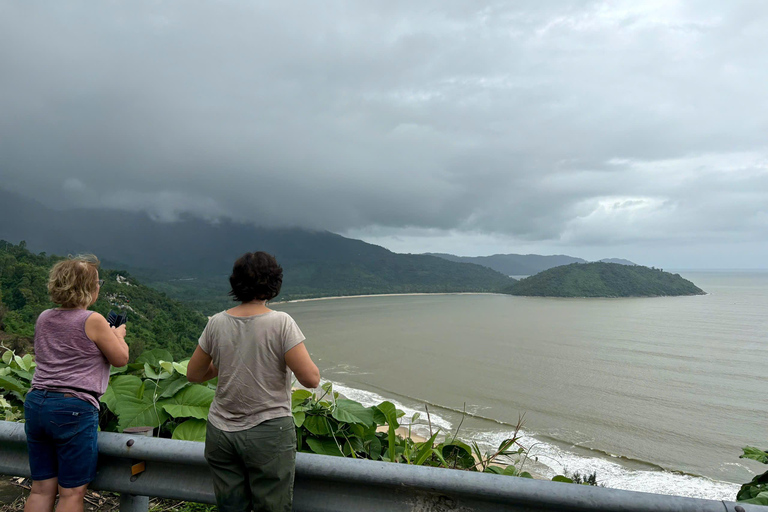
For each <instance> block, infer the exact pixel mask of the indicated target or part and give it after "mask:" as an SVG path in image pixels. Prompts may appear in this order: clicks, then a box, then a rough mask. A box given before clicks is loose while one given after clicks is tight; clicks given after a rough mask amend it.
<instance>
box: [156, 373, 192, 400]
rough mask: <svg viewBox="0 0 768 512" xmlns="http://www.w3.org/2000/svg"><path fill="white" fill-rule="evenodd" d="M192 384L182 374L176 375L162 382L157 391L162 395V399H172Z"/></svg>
mask: <svg viewBox="0 0 768 512" xmlns="http://www.w3.org/2000/svg"><path fill="white" fill-rule="evenodd" d="M191 384H192V383H191V382H189V381H188V380H187V378H186V377H184V376H183V375H182V374H179V373H174V374H173V375H172V376H171V377H170V378H168V379H165V380H163V381H160V385H159V386H158V387H157V391H158V393H160V397H161V398H171V397H172V396H173V395H175V394H176V393H178V392H179V391H181V390H182V389H184V388H185V387H187V386H189V385H191Z"/></svg>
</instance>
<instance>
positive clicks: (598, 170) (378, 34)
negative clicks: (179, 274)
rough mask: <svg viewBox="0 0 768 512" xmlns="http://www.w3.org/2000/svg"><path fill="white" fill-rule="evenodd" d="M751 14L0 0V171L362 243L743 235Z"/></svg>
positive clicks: (749, 145)
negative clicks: (365, 238) (353, 237)
mask: <svg viewBox="0 0 768 512" xmlns="http://www.w3.org/2000/svg"><path fill="white" fill-rule="evenodd" d="M542 4H543V5H542ZM767 17H768V5H764V4H762V3H755V2H729V3H727V4H726V3H722V2H711V3H703V2H695V3H694V2H690V3H688V2H680V3H671V2H661V1H659V2H470V1H467V2H460V1H454V2H446V1H434V2H417V3H416V4H415V5H414V3H413V2H392V1H386V2H384V1H381V2H323V3H307V2H296V3H294V2H279V3H278V2H275V3H261V2H258V3H256V2H232V1H225V2H196V1H190V2H184V3H176V2H174V3H171V2H123V3H120V2H99V3H93V2H36V3H29V2H4V3H3V4H1V6H0V69H2V70H3V78H2V79H1V80H0V111H1V112H2V116H0V154H1V155H2V157H0V158H1V159H2V160H0V162H1V166H0V178H2V179H1V180H0V186H3V187H5V188H8V189H11V190H14V191H17V192H21V193H24V194H27V195H30V196H33V197H36V198H38V199H41V200H44V201H46V202H48V203H49V204H52V205H54V206H58V207H69V206H116V207H119V208H126V209H144V210H148V211H150V212H152V213H153V214H154V215H157V216H158V217H160V218H164V219H172V218H174V216H175V215H177V214H179V213H180V212H184V211H191V212H194V213H196V214H199V215H203V216H206V217H210V218H215V217H217V216H222V215H226V216H232V217H235V218H238V219H246V220H250V221H253V222H256V223H259V224H272V225H299V226H306V227H313V228H323V229H330V230H335V231H340V232H345V233H350V234H359V235H363V234H366V233H367V234H368V235H369V236H370V237H372V238H373V239H380V240H385V239H386V238H387V237H394V236H399V235H398V234H402V235H403V236H413V237H417V238H418V237H427V238H429V237H430V236H438V235H439V236H443V235H446V234H449V233H450V234H452V235H457V236H458V235H461V234H465V235H467V236H481V237H483V236H491V237H493V236H497V237H500V238H499V239H504V240H508V241H509V240H517V241H519V242H521V243H531V242H541V243H549V244H554V245H561V246H564V247H568V246H573V247H577V246H587V245H598V246H599V245H610V244H613V245H617V244H633V243H637V244H653V243H658V244H668V243H670V241H671V240H683V239H685V240H688V241H689V242H690V241H691V240H693V241H697V242H702V243H704V242H707V243H709V242H712V243H726V242H733V241H734V240H735V241H738V240H755V239H761V240H765V239H766V238H768V237H766V236H765V235H766V230H767V228H766V226H768V221H767V220H766V216H767V213H766V207H765V206H764V205H766V204H768V184H766V176H768V163H767V162H768V149H767V148H766V142H765V140H766V139H765V134H766V128H768V126H766V125H767V124H768V121H767V120H768V115H767V114H768V102H767V101H766V96H765V94H764V92H763V90H764V85H763V84H765V83H766V79H768V76H767V75H768V66H766V64H767V63H766V58H765V56H764V51H763V49H764V48H765V47H767V46H768V35H767V34H768V33H766V32H765V31H764V30H762V27H764V26H765V22H766V18H767ZM409 233H410V235H409ZM425 249H427V248H425ZM510 252H513V251H510Z"/></svg>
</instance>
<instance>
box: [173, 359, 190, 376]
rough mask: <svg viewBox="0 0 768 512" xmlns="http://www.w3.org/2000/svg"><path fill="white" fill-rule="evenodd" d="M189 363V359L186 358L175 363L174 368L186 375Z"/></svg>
mask: <svg viewBox="0 0 768 512" xmlns="http://www.w3.org/2000/svg"><path fill="white" fill-rule="evenodd" d="M188 364H189V359H186V360H184V361H182V362H180V363H173V369H174V370H176V371H177V372H179V373H180V374H182V375H184V376H185V377H186V376H187V365H188Z"/></svg>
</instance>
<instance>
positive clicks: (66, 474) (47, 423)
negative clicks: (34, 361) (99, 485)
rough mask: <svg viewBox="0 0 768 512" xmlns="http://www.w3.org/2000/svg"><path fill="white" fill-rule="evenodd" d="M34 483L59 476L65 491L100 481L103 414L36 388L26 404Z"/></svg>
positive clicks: (28, 394) (72, 398) (84, 403)
mask: <svg viewBox="0 0 768 512" xmlns="http://www.w3.org/2000/svg"><path fill="white" fill-rule="evenodd" d="M24 418H25V421H26V423H25V425H24V430H25V431H26V433H27V449H28V451H29V467H30V470H31V472H32V480H48V479H49V478H54V477H58V479H59V485H60V486H61V487H65V488H72V487H79V486H81V485H85V484H87V483H90V482H91V481H92V480H93V479H94V478H96V463H97V461H98V457H99V452H98V448H97V446H96V443H97V432H98V425H99V411H98V409H96V408H95V407H94V406H93V405H92V404H91V403H89V402H86V401H85V400H80V399H79V398H74V397H66V396H64V393H58V392H53V391H44V390H40V389H33V390H31V391H30V392H29V393H27V398H26V401H25V402H24Z"/></svg>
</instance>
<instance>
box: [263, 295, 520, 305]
mask: <svg viewBox="0 0 768 512" xmlns="http://www.w3.org/2000/svg"><path fill="white" fill-rule="evenodd" d="M419 295H508V294H506V293H495V292H414V293H369V294H366V295H330V296H328V297H311V298H307V299H292V300H281V301H279V302H270V304H293V303H296V302H310V301H316V300H332V299H357V298H361V297H409V296H419Z"/></svg>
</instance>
